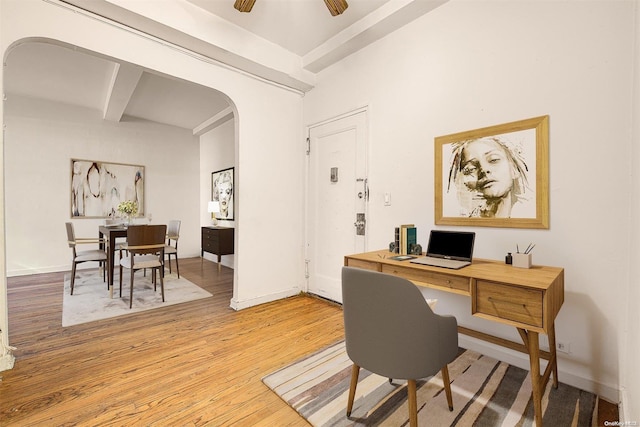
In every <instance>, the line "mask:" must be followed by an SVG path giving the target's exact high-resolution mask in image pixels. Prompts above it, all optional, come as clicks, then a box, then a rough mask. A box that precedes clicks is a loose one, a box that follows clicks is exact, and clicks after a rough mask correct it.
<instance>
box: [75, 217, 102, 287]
mask: <svg viewBox="0 0 640 427" xmlns="http://www.w3.org/2000/svg"><path fill="white" fill-rule="evenodd" d="M66 226H67V241H68V243H69V247H70V248H71V250H72V254H73V255H72V262H71V295H73V288H74V286H75V282H76V266H77V265H78V264H81V263H83V262H98V263H99V265H100V267H102V279H103V280H105V274H106V272H105V270H106V268H105V263H106V261H107V253H106V252H105V251H104V250H102V249H88V250H84V251H78V250H76V246H77V245H80V244H102V246H103V247H104V244H105V242H104V239H99V238H97V237H95V238H83V237H76V234H75V231H74V229H73V223H71V222H67V223H66Z"/></svg>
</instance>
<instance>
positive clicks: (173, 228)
mask: <svg viewBox="0 0 640 427" xmlns="http://www.w3.org/2000/svg"><path fill="white" fill-rule="evenodd" d="M179 238H180V220H177V219H174V220H171V221H169V226H168V227H167V244H166V246H165V247H164V254H165V255H166V257H167V261H168V262H169V273H171V255H173V256H174V257H175V258H176V273H178V278H180V265H179V264H178V239H179ZM172 242H173V243H172Z"/></svg>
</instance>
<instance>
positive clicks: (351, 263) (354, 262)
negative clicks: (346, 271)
mask: <svg viewBox="0 0 640 427" xmlns="http://www.w3.org/2000/svg"><path fill="white" fill-rule="evenodd" d="M346 261H347V264H346V265H347V267H356V268H361V269H363V270H372V271H380V263H379V262H372V261H365V260H362V259H353V258H347V259H346Z"/></svg>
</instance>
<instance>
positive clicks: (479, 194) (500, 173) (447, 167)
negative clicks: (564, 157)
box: [434, 116, 549, 228]
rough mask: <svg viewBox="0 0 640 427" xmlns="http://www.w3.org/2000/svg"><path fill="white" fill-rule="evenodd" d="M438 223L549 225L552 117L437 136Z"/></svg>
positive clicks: (543, 226)
mask: <svg viewBox="0 0 640 427" xmlns="http://www.w3.org/2000/svg"><path fill="white" fill-rule="evenodd" d="M434 160H435V162H434V163H435V164H434V173H435V176H434V182H435V195H434V211H435V212H434V216H435V223H436V224H437V225H466V226H476V227H477V226H480V227H512V228H549V116H539V117H532V118H530V119H524V120H519V121H516V122H510V123H504V124H501V125H495V126H488V127H484V128H480V129H474V130H467V131H463V132H457V133H452V134H448V135H442V136H437V137H435V138H434Z"/></svg>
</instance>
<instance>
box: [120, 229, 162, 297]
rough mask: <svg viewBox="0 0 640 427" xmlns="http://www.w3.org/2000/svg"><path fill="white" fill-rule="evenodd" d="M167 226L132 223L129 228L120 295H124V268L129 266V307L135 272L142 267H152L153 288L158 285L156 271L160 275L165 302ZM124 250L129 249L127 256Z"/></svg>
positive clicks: (121, 263) (122, 249)
mask: <svg viewBox="0 0 640 427" xmlns="http://www.w3.org/2000/svg"><path fill="white" fill-rule="evenodd" d="M166 234H167V226H166V225H164V224H162V225H130V226H129V227H128V228H127V243H126V244H124V245H122V246H121V252H120V297H122V269H123V267H124V268H128V269H129V270H130V271H131V275H130V278H129V283H130V292H129V308H131V307H132V306H133V281H134V273H135V272H136V271H137V270H141V269H147V268H149V269H151V270H152V274H151V277H152V278H151V281H152V282H153V290H154V291H155V290H156V289H157V288H156V285H157V277H156V273H159V274H158V276H160V289H161V292H162V302H164V280H163V270H164V247H165V240H164V239H165V236H166ZM122 251H127V253H128V254H127V255H126V256H122Z"/></svg>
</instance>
